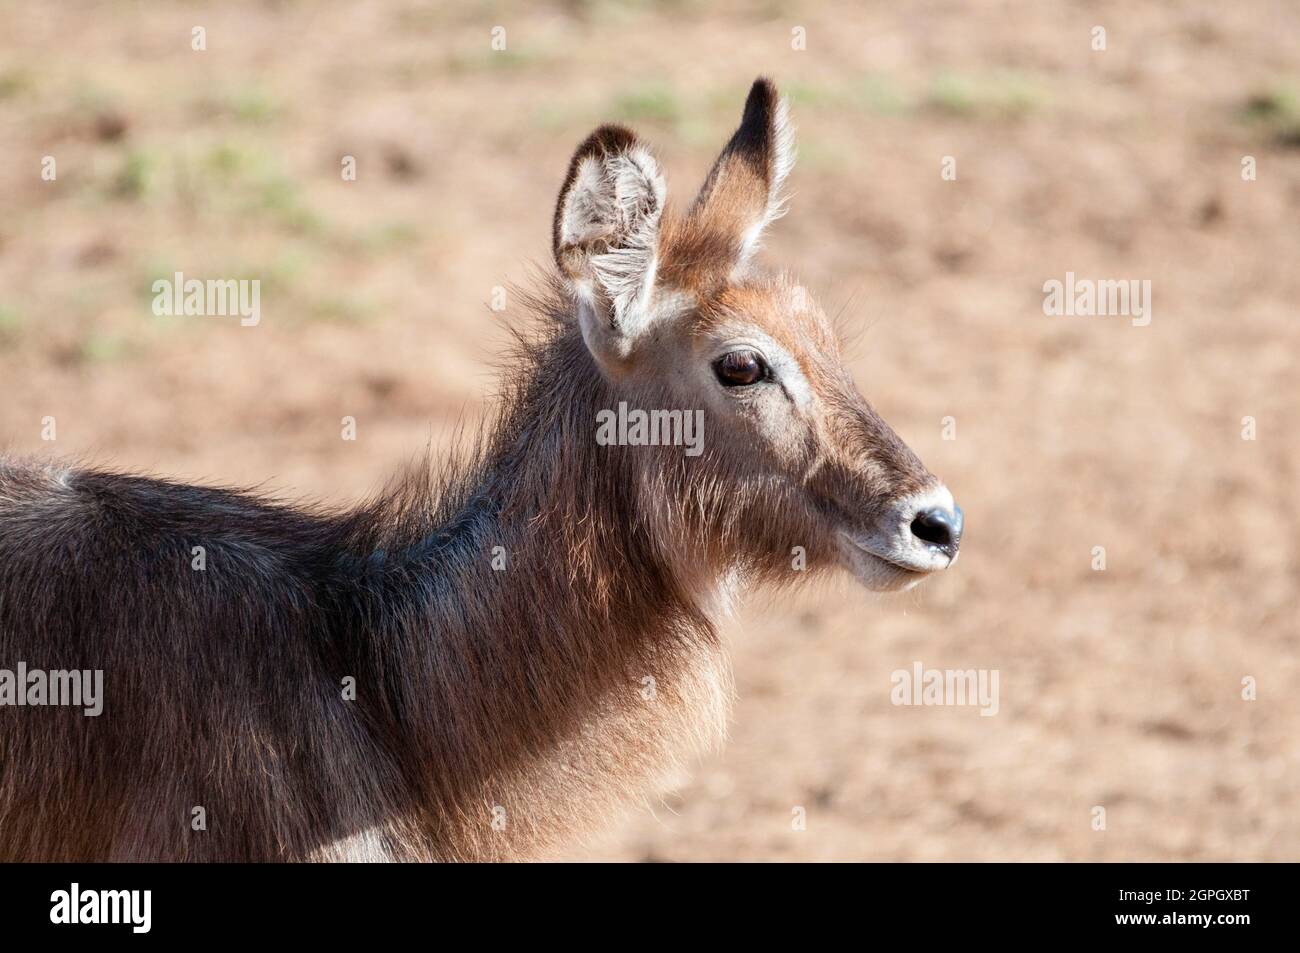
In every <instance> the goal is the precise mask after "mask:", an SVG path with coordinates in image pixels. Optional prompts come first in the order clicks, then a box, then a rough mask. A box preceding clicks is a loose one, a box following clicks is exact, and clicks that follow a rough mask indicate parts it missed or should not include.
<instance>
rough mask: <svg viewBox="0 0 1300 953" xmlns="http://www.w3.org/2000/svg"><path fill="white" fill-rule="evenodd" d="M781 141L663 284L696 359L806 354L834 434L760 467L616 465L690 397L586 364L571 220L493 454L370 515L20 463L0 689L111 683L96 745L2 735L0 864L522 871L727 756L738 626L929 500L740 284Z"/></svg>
mask: <svg viewBox="0 0 1300 953" xmlns="http://www.w3.org/2000/svg"><path fill="white" fill-rule="evenodd" d="M756 90H758V92H756V93H754V94H751V105H750V108H748V109H747V110H746V123H761V124H762V125H763V128H764V129H770V128H772V123H773V122H774V116H775V113H774V109H775V92H774V90H772V89H771V88H770V84H768V85H763V88H762V89H761V90H759V87H758V86H756ZM755 96H757V97H758V100H759V102H758V105H757V106H755V105H754V98H755ZM760 107H761V108H760ZM751 112H753V114H754V115H753V117H752V118H751ZM761 131H762V130H761V129H757V127H754V128H751V127H749V126H747V125H745V124H742V132H740V133H737V137H736V139H733V143H732V145H731V146H729V147H728V148H729V150H732V151H733V152H734V150H735V149H737V148H740V149H744V150H750V151H746V152H745V153H744V154H743V155H739V156H737V155H735V154H732V153H729V152H727V151H724V155H723V158H722V159H720V160H719V169H722V170H723V171H722V172H719V171H718V170H717V169H715V172H714V174H713V175H711V176H710V180H709V186H708V187H707V188H706V190H705V194H704V195H703V196H702V197H701V200H700V201H699V202H698V203H697V204H696V206H695V207H694V210H695V212H694V213H693V214H691V215H688V216H687V217H685V218H684V219H679V220H673V219H671V218H668V219H666V220H665V225H664V229H663V232H662V235H661V236H660V237H659V238H658V239H657V242H658V244H657V246H656V249H657V251H656V253H657V254H658V255H659V256H660V259H661V261H662V262H663V263H664V264H663V270H662V271H661V277H660V284H661V285H663V286H664V287H671V288H674V289H678V290H681V289H688V290H689V291H690V294H691V295H692V297H691V301H692V305H691V306H690V307H689V308H688V309H687V312H686V313H685V314H684V316H682V317H681V323H680V327H681V329H682V333H683V334H685V335H687V336H688V337H691V336H699V335H704V334H707V333H711V332H712V330H713V329H714V328H715V327H717V326H719V325H720V324H725V322H726V321H728V320H732V319H733V318H734V316H735V315H738V314H740V313H742V312H743V313H744V314H746V315H748V316H749V318H750V319H751V320H753V321H756V322H759V323H760V324H761V325H762V326H764V327H766V328H768V330H770V331H771V332H772V335H773V337H774V338H775V337H779V338H780V339H782V340H783V341H784V342H785V344H786V346H788V348H789V349H790V350H791V352H792V353H797V354H798V356H799V360H800V362H801V363H802V364H803V366H804V367H805V369H806V371H807V374H808V376H809V378H810V380H811V381H812V385H811V386H812V387H813V389H814V390H815V391H816V395H815V396H816V400H817V407H818V408H819V410H818V412H817V414H816V415H815V421H813V422H812V423H809V429H808V430H807V432H806V433H803V434H802V436H796V437H793V438H791V440H790V441H789V444H788V446H784V447H783V448H780V449H778V450H775V451H773V453H772V454H771V455H770V457H762V456H757V455H755V454H754V453H753V447H754V446H755V439H756V438H755V436H754V434H753V433H752V432H749V431H747V430H745V429H744V428H745V426H747V425H746V424H744V423H743V420H742V421H740V422H738V423H737V424H736V427H735V431H736V432H734V433H733V432H730V429H728V428H724V429H722V430H719V426H720V425H712V426H713V427H714V429H713V431H712V432H711V433H710V434H709V442H708V443H707V445H706V450H705V452H704V453H703V454H701V455H700V456H698V457H695V458H688V457H686V456H685V455H684V454H683V453H682V452H681V448H680V447H673V446H600V445H598V444H597V442H596V441H595V440H594V439H593V429H594V425H593V421H594V420H595V419H596V415H597V414H598V413H599V412H600V411H601V410H603V409H607V408H611V407H614V406H617V405H618V403H619V402H620V401H624V402H628V403H630V404H632V405H633V406H640V407H682V406H686V407H690V406H692V403H691V401H693V400H695V398H693V397H692V396H691V394H690V391H689V388H688V387H686V386H685V385H683V384H682V383H681V381H680V380H677V379H675V378H674V377H673V376H672V375H671V374H667V373H661V372H660V371H655V372H654V373H650V372H647V371H645V368H644V365H639V364H638V363H637V360H638V359H637V358H636V356H635V355H636V352H632V356H631V357H628V358H627V360H626V362H625V365H626V366H625V367H624V368H623V369H622V370H619V371H617V372H614V371H612V370H611V367H610V366H608V365H602V363H601V362H600V360H593V353H592V350H591V341H589V340H587V339H585V338H584V333H583V329H582V328H580V326H579V324H580V322H579V321H578V320H577V319H576V317H575V315H576V314H578V313H579V309H580V308H581V307H582V306H583V305H582V304H581V302H582V301H583V300H587V299H583V298H582V297H581V288H580V286H579V285H578V284H575V279H576V280H577V281H580V280H581V278H582V275H583V274H584V272H583V269H584V268H585V267H586V266H587V262H588V256H589V255H590V254H591V253H592V248H593V247H594V245H600V246H601V247H602V248H611V247H612V248H617V247H618V243H619V240H620V239H619V235H618V233H617V231H616V230H611V231H609V232H608V234H603V235H601V236H600V237H599V239H598V241H596V242H594V243H593V242H586V243H574V244H572V245H571V246H569V247H562V246H563V245H564V243H563V241H562V234H561V233H562V227H563V225H564V223H563V222H562V219H561V211H562V210H557V215H556V225H555V244H556V258H557V263H558V264H559V274H558V275H557V276H556V277H555V278H553V279H550V280H548V281H546V282H544V283H543V287H542V288H541V289H540V290H539V291H537V292H536V293H535V296H534V297H533V298H532V299H531V302H530V308H531V310H532V311H533V313H534V315H535V317H536V319H537V320H536V324H535V326H533V327H531V328H527V329H523V330H521V331H520V332H519V335H518V346H517V349H516V353H514V354H513V355H512V357H511V359H510V361H509V362H508V367H509V374H508V377H507V381H506V394H505V395H504V397H503V399H502V401H501V404H500V410H499V414H498V417H497V419H496V422H495V425H494V426H493V427H492V428H491V429H490V431H489V436H487V437H486V438H484V439H483V440H482V442H481V444H480V445H479V446H478V447H477V449H475V450H474V451H473V452H472V453H470V454H468V456H467V457H466V458H465V459H464V460H463V461H462V462H460V463H459V464H456V465H453V466H450V467H448V468H445V469H444V470H442V471H441V472H439V471H437V470H436V469H435V468H432V467H430V466H427V465H426V466H422V467H418V468H416V469H414V470H413V471H412V472H411V473H409V474H408V475H406V476H404V477H402V478H401V479H399V480H397V481H395V483H394V484H393V485H392V486H391V487H390V488H389V489H388V490H387V491H386V492H385V493H383V494H382V495H381V496H380V497H379V498H378V499H376V500H375V501H373V502H372V503H369V504H367V505H364V506H362V507H360V508H357V509H354V510H348V511H332V510H328V509H324V508H320V507H302V506H290V505H287V504H284V503H280V502H275V501H272V500H268V499H265V498H262V497H260V496H258V495H257V494H253V493H247V492H236V491H230V490H224V489H212V488H204V487H195V486H185V485H180V484H176V483H172V482H168V481H165V480H158V479H151V478H145V477H140V476H131V475H125V474H119V473H108V472H103V471H100V470H96V469H92V468H85V469H83V468H75V467H73V468H66V469H65V468H59V467H52V466H41V465H37V464H34V463H24V462H20V461H17V460H6V459H0V668H8V669H12V668H14V666H15V665H16V664H17V663H18V662H19V661H22V662H25V663H26V665H27V666H28V667H29V668H43V669H60V670H69V669H90V670H94V669H101V670H103V673H104V710H103V713H102V715H100V716H98V717H86V716H85V715H83V713H82V711H81V709H79V708H59V707H12V706H0V860H43V861H58V860H249V861H251V860H258V861H264V860H335V859H398V860H465V859H502V858H520V857H535V856H538V855H539V854H541V853H542V852H544V851H545V850H546V849H548V848H550V847H552V846H553V845H555V844H556V843H558V842H560V841H562V840H564V839H568V838H571V837H573V836H574V835H575V834H578V833H581V832H583V831H586V830H589V829H592V828H594V827H601V826H606V825H607V824H608V823H609V822H610V819H611V812H613V811H614V810H615V809H616V808H617V807H618V806H619V805H620V804H622V803H624V802H626V801H627V800H629V799H630V798H632V797H635V796H636V795H637V794H638V793H639V792H642V791H644V790H645V789H646V787H647V786H648V785H651V784H653V782H654V780H655V779H656V777H657V776H659V775H661V774H663V773H664V772H666V771H668V770H670V769H672V768H673V767H674V765H676V764H677V763H678V762H679V761H680V760H681V759H683V758H689V757H691V756H692V755H693V754H695V753H696V752H698V751H699V750H700V749H701V748H703V747H705V746H708V745H710V744H712V743H714V742H715V741H717V740H718V739H719V738H720V736H721V733H722V729H723V726H724V723H725V718H726V711H727V706H728V701H729V697H730V694H731V688H730V682H729V676H728V672H727V666H726V663H725V660H724V657H723V653H722V650H721V645H720V643H719V638H718V633H717V624H718V622H719V620H720V619H721V618H722V616H723V615H724V614H725V612H726V609H727V601H728V599H729V597H730V594H731V593H732V592H733V591H735V589H736V587H737V586H738V585H740V584H741V583H746V584H749V583H754V582H762V581H773V582H778V583H784V582H790V581H791V580H792V578H804V575H803V574H802V573H800V574H793V573H792V572H791V571H790V553H791V549H792V546H795V545H798V546H804V547H806V548H807V561H808V567H807V568H808V569H812V570H816V569H821V568H827V567H830V566H833V565H837V564H838V563H837V556H836V555H835V552H836V550H835V545H836V544H835V542H834V537H835V533H836V531H837V529H836V528H837V527H839V526H840V525H841V524H844V523H846V521H847V522H848V523H852V522H853V521H855V520H856V521H858V522H860V523H865V521H866V520H867V519H868V517H869V516H870V515H871V514H873V513H875V512H876V510H875V509H873V507H875V508H879V507H880V506H883V505H884V504H885V503H886V502H887V501H889V500H892V499H896V498H899V497H900V496H903V495H906V494H908V493H912V492H914V491H916V490H917V489H918V488H923V487H925V486H928V485H929V484H930V483H932V482H933V478H932V477H930V475H929V474H928V473H927V472H926V471H925V469H924V467H922V466H921V465H920V463H919V461H917V460H916V458H915V457H914V456H913V455H912V454H911V452H910V451H908V450H907V448H906V447H905V446H904V445H903V444H902V442H901V441H899V440H898V438H897V437H896V436H894V435H893V432H892V431H890V430H889V428H888V427H887V426H886V425H885V424H884V423H883V421H880V419H879V418H878V417H876V416H875V414H874V413H873V412H871V410H870V408H869V407H868V406H867V405H866V404H865V402H864V401H862V399H861V398H860V397H859V396H857V392H856V390H855V389H854V388H853V386H852V382H851V380H849V378H848V376H847V374H846V373H845V372H844V371H843V369H842V366H841V365H840V363H839V360H838V352H837V350H836V348H835V344H834V336H833V335H832V334H831V333H830V332H829V325H828V323H827V322H826V321H825V319H824V316H821V314H820V312H819V311H815V310H813V309H812V308H811V307H808V308H805V307H804V306H803V305H802V304H801V303H800V301H797V300H796V301H795V302H794V304H791V300H792V299H791V297H790V296H791V293H792V288H793V285H792V283H791V282H790V281H789V280H788V279H785V278H784V277H782V276H779V275H777V276H768V275H763V274H761V273H758V272H756V271H752V270H749V269H746V270H745V272H744V274H743V275H742V274H739V273H738V272H737V271H736V269H735V265H736V260H737V258H738V256H740V255H742V254H745V255H747V254H748V252H746V251H744V250H743V249H742V247H741V246H742V244H743V243H744V241H747V239H744V238H743V236H742V235H741V234H740V233H739V232H738V231H737V229H739V228H740V227H741V225H742V224H743V223H745V222H747V221H749V220H750V219H753V218H754V216H756V215H758V216H764V215H766V216H768V217H771V215H772V214H774V209H775V205H774V204H773V203H774V202H775V199H774V198H772V196H771V195H769V188H768V187H769V186H771V189H770V191H771V193H773V194H774V193H775V188H776V184H777V183H776V182H775V181H772V182H769V181H767V179H770V178H772V177H771V176H767V173H766V172H765V171H764V170H765V169H767V168H769V165H770V160H769V158H768V157H767V152H765V151H764V150H768V151H770V143H771V142H772V141H774V140H772V139H771V138H770V137H767V138H764V136H762V135H757V133H759V132H761ZM634 142H635V140H634V137H632V136H631V134H630V133H627V132H626V130H616V129H614V128H613V127H603V129H602V130H600V131H598V132H597V134H595V135H593V137H592V138H591V139H589V140H588V142H587V143H585V144H584V145H583V147H581V148H580V149H579V153H578V155H577V156H575V159H574V163H573V164H572V166H571V167H570V171H569V175H568V178H567V179H566V181H565V186H564V190H563V191H562V194H561V205H562V206H563V205H564V203H565V193H567V192H568V191H569V189H570V188H571V186H573V183H574V180H575V176H576V175H577V170H578V162H579V159H580V158H581V157H582V156H583V155H584V154H592V153H593V152H594V153H596V154H598V158H600V159H601V161H603V160H604V158H605V157H607V156H610V155H613V154H615V153H618V152H619V151H620V150H626V149H628V148H630V147H631V146H632V144H633V143H634ZM737 142H739V143H740V145H739V146H737V145H736V144H737ZM756 143H757V145H756ZM584 150H586V152H585V153H584ZM753 150H757V151H753ZM729 155H730V158H729V157H728V156H729ZM760 160H761V161H760ZM728 168H732V169H734V170H736V171H733V172H732V173H727V172H726V170H727V169H728ZM746 170H748V171H746ZM729 175H750V176H753V177H754V179H753V180H752V181H750V180H739V181H732V180H730V179H729V178H728V176H729ZM765 176H766V178H765ZM760 185H761V186H762V188H761V189H760ZM710 191H713V198H709V197H708V196H709V193H710ZM760 193H761V194H760ZM652 198H653V197H652ZM756 202H758V203H759V204H761V205H763V206H764V207H763V208H761V209H760V208H757V207H753V208H751V207H750V206H753V205H754V203H756ZM719 203H723V204H724V205H726V208H725V209H724V208H723V207H722V205H720V204H719ZM727 203H730V204H727ZM643 207H644V203H643ZM655 211H656V214H657V213H658V212H659V211H661V210H660V209H656V210H655ZM696 213H698V214H696ZM746 227H748V226H746ZM596 298H597V299H598V298H599V295H596ZM592 300H595V299H592ZM608 321H609V322H610V323H609V326H610V327H611V328H613V329H614V330H615V331H617V330H618V328H617V316H615V315H614V314H613V312H610V317H609V318H608ZM691 339H692V340H693V339H694V337H691ZM640 347H641V345H638V348H640ZM620 360H621V358H620ZM638 368H640V369H638ZM697 404H698V402H697ZM709 419H710V420H713V419H714V418H713V417H712V416H710V418H709ZM809 419H810V420H812V418H811V417H810V418H809ZM196 547H202V552H203V559H204V563H205V565H204V568H201V569H196V568H195V563H194V558H195V548H196ZM801 568H802V567H801ZM893 572H895V573H896V574H902V573H904V570H900V569H895V570H893ZM911 575H915V574H911ZM348 680H354V684H355V699H353V698H351V697H349V696H348V694H347V693H346V692H345V686H346V685H348V684H351V683H350V682H349V681H348ZM199 808H201V809H202V816H203V817H204V819H205V822H206V823H205V825H203V829H198V830H196V829H195V826H196V825H195V824H194V823H193V822H194V818H195V817H196V809H199Z"/></svg>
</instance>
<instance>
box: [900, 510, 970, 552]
mask: <svg viewBox="0 0 1300 953" xmlns="http://www.w3.org/2000/svg"><path fill="white" fill-rule="evenodd" d="M959 519H960V517H958V516H957V514H956V513H950V512H949V511H948V510H945V509H940V508H939V507H933V508H931V509H928V510H922V511H921V512H920V513H918V514H917V516H916V519H914V520H912V534H913V535H914V536H916V537H917V538H918V539H923V540H925V541H926V542H927V543H933V544H934V545H935V546H939V547H941V548H943V549H946V550H948V551H950V552H951V551H953V550H955V549H956V548H957V545H956V544H957V539H958V537H959V535H960V533H961V524H960V523H959V522H958V520H959Z"/></svg>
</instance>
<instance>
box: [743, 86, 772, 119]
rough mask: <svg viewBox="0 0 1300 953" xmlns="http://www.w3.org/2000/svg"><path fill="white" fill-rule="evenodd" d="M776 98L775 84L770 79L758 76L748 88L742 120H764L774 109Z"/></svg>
mask: <svg viewBox="0 0 1300 953" xmlns="http://www.w3.org/2000/svg"><path fill="white" fill-rule="evenodd" d="M778 98H779V97H778V95H777V92H776V84H775V83H773V82H772V81H771V80H770V79H768V78H767V77H766V76H760V77H759V78H758V79H756V80H754V85H753V86H751V87H750V88H749V97H748V98H747V99H746V100H745V118H744V122H750V121H758V120H763V121H766V120H767V117H768V116H770V115H771V114H772V111H773V110H774V109H776V103H777V99H778Z"/></svg>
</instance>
